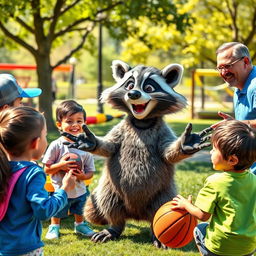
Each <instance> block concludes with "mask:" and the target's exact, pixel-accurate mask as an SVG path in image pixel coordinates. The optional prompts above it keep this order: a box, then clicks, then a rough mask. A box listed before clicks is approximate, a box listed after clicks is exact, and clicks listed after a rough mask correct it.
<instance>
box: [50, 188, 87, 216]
mask: <svg viewBox="0 0 256 256" xmlns="http://www.w3.org/2000/svg"><path fill="white" fill-rule="evenodd" d="M87 195H88V193H85V194H83V195H81V196H79V197H77V198H68V204H67V205H66V206H65V207H64V208H63V209H62V210H60V211H59V212H58V213H57V214H56V215H55V216H54V217H55V218H65V217H67V215H68V211H69V212H70V213H72V214H77V215H83V208H84V205H85V202H86V199H87Z"/></svg>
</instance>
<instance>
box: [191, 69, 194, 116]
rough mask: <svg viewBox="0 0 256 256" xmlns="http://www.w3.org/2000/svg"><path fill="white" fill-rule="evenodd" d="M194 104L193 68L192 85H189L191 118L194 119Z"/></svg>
mask: <svg viewBox="0 0 256 256" xmlns="http://www.w3.org/2000/svg"><path fill="white" fill-rule="evenodd" d="M194 106H195V70H193V71H192V86H191V114H190V117H191V119H194V117H195V115H194Z"/></svg>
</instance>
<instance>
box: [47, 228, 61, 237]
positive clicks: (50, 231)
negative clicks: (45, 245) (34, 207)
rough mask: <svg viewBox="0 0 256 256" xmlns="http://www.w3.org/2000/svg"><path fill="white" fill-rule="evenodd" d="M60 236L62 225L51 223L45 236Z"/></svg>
mask: <svg viewBox="0 0 256 256" xmlns="http://www.w3.org/2000/svg"><path fill="white" fill-rule="evenodd" d="M59 237H60V227H59V226H55V225H50V226H49V228H48V232H47V234H46V236H45V238H46V239H58V238H59Z"/></svg>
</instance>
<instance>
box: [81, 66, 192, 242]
mask: <svg viewBox="0 0 256 256" xmlns="http://www.w3.org/2000/svg"><path fill="white" fill-rule="evenodd" d="M112 70H113V77H114V78H115V80H116V82H117V83H116V84H115V85H114V86H113V87H111V88H109V89H107V90H105V91H104V92H103V94H102V100H103V102H107V103H109V104H111V105H112V106H113V107H114V108H116V109H120V110H122V111H125V112H127V114H128V115H127V117H126V118H125V119H124V120H122V121H121V122H120V123H119V124H117V125H116V126H115V127H114V128H113V129H112V130H111V131H110V132H109V133H108V134H107V135H106V136H105V137H104V138H103V139H100V138H97V139H96V140H97V146H96V148H95V150H94V151H92V153H93V154H96V155H100V156H104V157H106V164H105V168H104V170H103V174H102V176H101V178H100V180H99V184H98V186H97V187H96V189H95V190H94V191H93V192H92V194H91V196H90V198H89V199H88V200H87V203H86V207H85V209H84V216H85V218H86V220H88V221H89V222H92V223H95V224H107V223H108V224H109V225H111V227H110V228H109V229H108V230H105V231H103V232H101V233H100V235H99V236H98V237H97V238H96V239H95V240H96V241H97V240H99V241H105V240H108V239H113V238H116V237H118V236H119V235H120V234H121V232H122V230H123V228H124V225H125V222H126V220H127V219H136V220H146V221H149V222H150V223H152V220H153V217H154V214H155V212H156V211H157V209H158V208H159V207H160V206H161V205H162V204H164V203H165V202H167V201H170V200H171V199H172V198H173V197H174V196H175V195H176V186H175V182H174V164H175V163H177V162H179V161H180V160H182V159H184V158H186V157H188V155H185V154H182V153H181V150H180V140H179V139H177V138H176V136H175V134H174V132H173V131H172V130H171V129H170V128H169V127H167V125H166V124H165V122H164V121H163V115H165V114H169V113H175V112H177V111H179V110H181V109H183V108H184V107H185V106H186V99H185V98H184V97H183V96H182V95H180V94H178V93H177V92H175V91H174V90H173V87H174V86H175V85H177V84H178V83H179V82H180V79H181V76H182V72H183V68H182V66H180V65H178V64H171V65H169V66H167V67H166V68H165V69H163V70H162V71H160V70H158V69H155V68H152V67H145V66H137V67H135V68H131V67H130V66H129V65H128V64H126V63H124V62H122V61H114V62H113V65H112ZM143 107H146V108H150V110H149V111H148V112H147V113H146V115H143V113H144V112H145V110H144V111H143Z"/></svg>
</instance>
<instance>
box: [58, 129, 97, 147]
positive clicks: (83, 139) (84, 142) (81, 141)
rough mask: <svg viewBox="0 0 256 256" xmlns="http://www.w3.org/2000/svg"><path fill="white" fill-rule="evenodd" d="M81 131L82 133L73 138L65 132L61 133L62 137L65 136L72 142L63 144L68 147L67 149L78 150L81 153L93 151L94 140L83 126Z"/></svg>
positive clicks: (95, 143) (91, 134)
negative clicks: (81, 151)
mask: <svg viewBox="0 0 256 256" xmlns="http://www.w3.org/2000/svg"><path fill="white" fill-rule="evenodd" d="M82 129H83V131H84V133H81V134H79V135H78V136H74V135H72V134H70V133H67V132H61V135H62V136H65V137H67V138H68V139H70V140H71V141H73V142H74V143H70V142H64V144H65V145H68V147H69V148H78V149H80V150H83V151H93V150H94V149H95V148H96V146H97V141H96V138H95V136H94V134H93V133H92V132H91V131H90V130H89V129H88V127H87V126H86V125H85V124H84V125H83V126H82Z"/></svg>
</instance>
